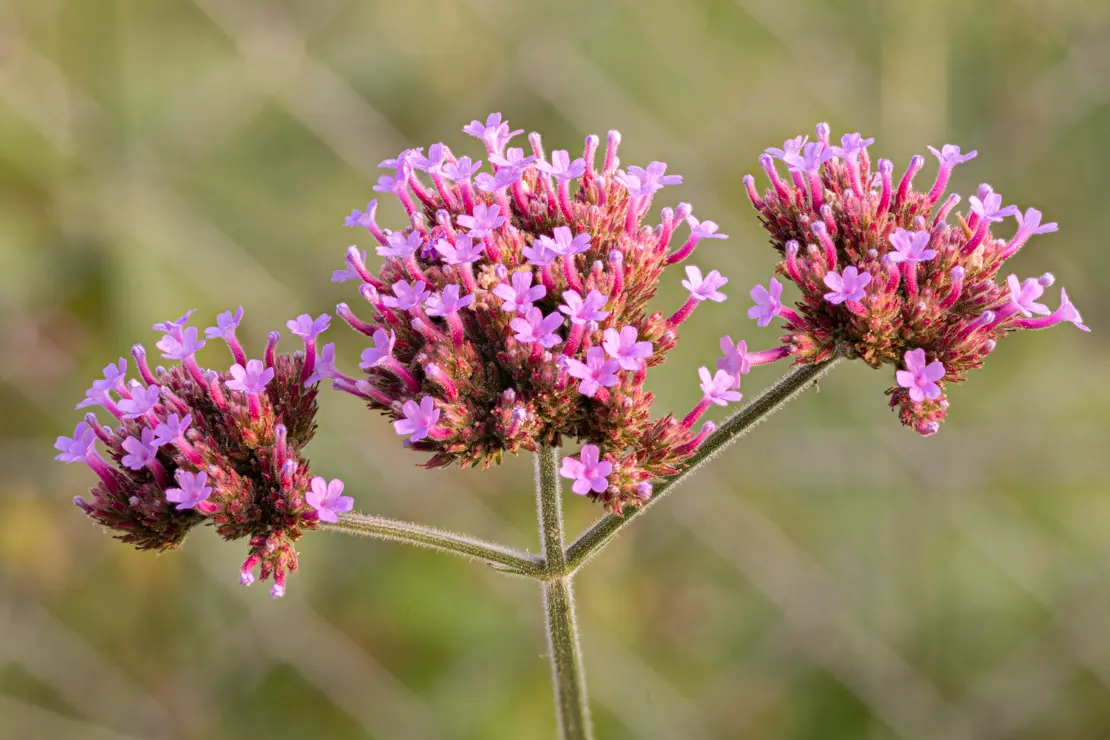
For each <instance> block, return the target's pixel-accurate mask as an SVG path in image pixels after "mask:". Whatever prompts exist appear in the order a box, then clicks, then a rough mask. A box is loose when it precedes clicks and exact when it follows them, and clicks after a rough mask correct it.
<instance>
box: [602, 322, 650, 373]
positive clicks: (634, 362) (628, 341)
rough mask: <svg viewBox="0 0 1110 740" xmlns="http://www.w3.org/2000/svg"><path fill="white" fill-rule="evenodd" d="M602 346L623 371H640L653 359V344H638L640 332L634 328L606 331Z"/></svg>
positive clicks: (627, 327)
mask: <svg viewBox="0 0 1110 740" xmlns="http://www.w3.org/2000/svg"><path fill="white" fill-rule="evenodd" d="M604 337H605V338H604V339H603V340H602V342H601V346H602V347H604V348H605V351H606V352H608V353H609V356H610V357H612V358H613V359H614V360H616V361H617V362H618V363H619V364H620V366H621V369H623V370H639V369H640V368H642V367H643V366H644V362H645V361H646V359H647V358H648V357H651V353H652V347H651V342H637V341H636V339H637V338H638V337H639V332H638V331H637V330H636V327H634V326H626V327H624V328H623V329H621V330H620V331H619V332H618V331H617V330H616V329H606V330H605V334H604Z"/></svg>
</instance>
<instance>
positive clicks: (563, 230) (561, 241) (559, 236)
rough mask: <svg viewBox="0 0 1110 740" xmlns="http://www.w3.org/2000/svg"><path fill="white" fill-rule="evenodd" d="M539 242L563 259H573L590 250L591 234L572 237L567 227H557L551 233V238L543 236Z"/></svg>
mask: <svg viewBox="0 0 1110 740" xmlns="http://www.w3.org/2000/svg"><path fill="white" fill-rule="evenodd" d="M539 241H540V244H541V245H542V246H543V247H544V248H545V249H548V250H550V251H552V252H555V254H558V255H560V256H562V257H573V256H574V255H576V254H581V253H582V252H585V251H586V250H587V249H589V248H590V235H589V234H585V233H583V234H579V235H578V236H572V234H571V231H570V229H569V228H568V227H566V226H556V227H555V229H554V230H553V231H552V232H551V236H541V237H540V238H539Z"/></svg>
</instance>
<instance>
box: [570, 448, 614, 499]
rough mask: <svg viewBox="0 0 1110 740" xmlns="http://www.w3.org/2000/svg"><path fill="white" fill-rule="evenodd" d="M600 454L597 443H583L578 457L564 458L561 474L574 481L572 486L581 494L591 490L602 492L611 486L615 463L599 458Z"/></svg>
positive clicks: (572, 488)
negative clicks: (610, 478)
mask: <svg viewBox="0 0 1110 740" xmlns="http://www.w3.org/2000/svg"><path fill="white" fill-rule="evenodd" d="M598 456H599V452H598V449H597V445H583V446H582V451H581V452H580V453H579V454H578V457H577V458H574V457H564V458H563V464H562V467H561V468H560V469H559V475H561V476H563V477H564V478H569V479H570V480H572V481H574V483H573V484H572V485H571V487H570V488H571V490H572V491H574V492H575V493H577V494H578V495H579V496H584V495H586V494H587V493H590V492H591V491H592V492H594V493H601V492H602V491H604V490H605V489H606V488H608V487H609V476H610V475H611V474H612V472H613V463H611V462H609V461H608V460H599V459H598Z"/></svg>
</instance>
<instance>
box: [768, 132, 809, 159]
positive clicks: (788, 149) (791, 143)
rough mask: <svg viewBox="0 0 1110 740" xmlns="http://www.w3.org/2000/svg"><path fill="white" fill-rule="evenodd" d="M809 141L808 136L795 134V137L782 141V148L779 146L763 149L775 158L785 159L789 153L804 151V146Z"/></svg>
mask: <svg viewBox="0 0 1110 740" xmlns="http://www.w3.org/2000/svg"><path fill="white" fill-rule="evenodd" d="M807 141H809V137H808V136H795V137H794V138H793V139H787V140H786V141H784V142H783V143H782V149H779V148H778V147H773V146H772V147H767V148H766V149H764V150H763V151H764V152H766V153H767V154H770V155H771V156H772V157H774V158H775V159H783V158H784V157H785V156H786V155H787V154H798V153H799V152H801V151H802V147H803V146H805V145H806V142H807Z"/></svg>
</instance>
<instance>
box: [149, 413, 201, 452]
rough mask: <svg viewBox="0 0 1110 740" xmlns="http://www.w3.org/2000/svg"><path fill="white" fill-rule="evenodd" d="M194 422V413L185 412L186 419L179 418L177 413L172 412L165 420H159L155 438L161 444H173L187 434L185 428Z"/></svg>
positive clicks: (155, 428) (155, 429)
mask: <svg viewBox="0 0 1110 740" xmlns="http://www.w3.org/2000/svg"><path fill="white" fill-rule="evenodd" d="M192 423H193V415H192V414H185V418H184V419H179V418H178V416H177V414H170V415H169V416H167V417H166V420H165V421H162V422H159V423H158V426H156V427H154V439H155V440H156V441H157V442H158V444H159V445H168V444H173V443H174V442H175V441H176V440H178V439H180V438H181V437H184V436H185V430H186V429H188V428H189V425H190V424H192Z"/></svg>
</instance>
